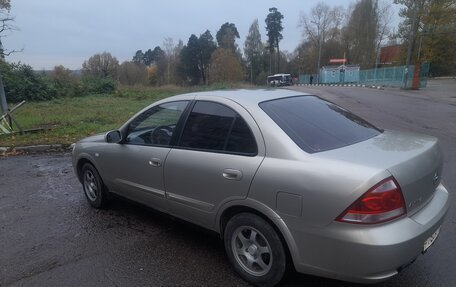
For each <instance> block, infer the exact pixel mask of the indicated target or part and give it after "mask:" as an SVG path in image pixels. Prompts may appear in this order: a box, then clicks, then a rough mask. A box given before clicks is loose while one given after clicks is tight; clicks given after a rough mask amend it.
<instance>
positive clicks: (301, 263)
mask: <svg viewBox="0 0 456 287" xmlns="http://www.w3.org/2000/svg"><path fill="white" fill-rule="evenodd" d="M448 208H449V194H448V191H447V190H446V189H445V187H444V186H443V185H439V186H438V187H437V188H436V191H435V194H434V196H433V198H432V200H431V201H430V202H429V203H428V204H427V205H426V206H424V207H423V208H422V209H421V210H420V211H419V212H417V213H415V214H413V216H410V217H408V216H407V217H403V218H401V219H398V220H395V221H393V222H390V223H385V224H381V225H375V226H369V225H367V226H366V225H355V224H347V223H341V222H333V223H331V224H330V225H329V226H325V227H323V228H315V229H311V230H310V231H309V229H308V228H306V229H305V230H304V229H302V230H296V229H295V230H291V233H292V234H293V237H294V239H295V242H296V244H297V250H298V256H294V258H293V260H294V263H295V268H296V270H297V271H298V272H301V273H307V274H314V275H318V276H324V277H329V278H333V279H339V280H345V281H352V282H359V283H375V282H379V281H383V280H385V279H388V278H390V277H392V276H394V275H396V274H397V273H398V272H399V271H400V270H401V269H403V268H404V267H406V266H407V265H408V264H410V263H411V262H413V261H414V260H415V259H416V258H417V257H418V256H419V255H420V254H421V253H423V248H424V242H425V241H426V239H428V238H429V237H430V236H431V235H432V234H433V233H434V232H435V231H436V230H437V229H439V227H440V226H441V225H442V222H443V219H444V217H445V214H446V213H447V211H448ZM431 249H432V247H431Z"/></svg>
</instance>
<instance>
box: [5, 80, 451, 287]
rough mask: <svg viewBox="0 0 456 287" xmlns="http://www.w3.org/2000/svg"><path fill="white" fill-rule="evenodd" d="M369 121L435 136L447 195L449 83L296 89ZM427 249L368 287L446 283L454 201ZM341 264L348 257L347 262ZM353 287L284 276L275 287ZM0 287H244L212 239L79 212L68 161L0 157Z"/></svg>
mask: <svg viewBox="0 0 456 287" xmlns="http://www.w3.org/2000/svg"><path fill="white" fill-rule="evenodd" d="M295 89H298V90H301V91H305V92H309V93H312V94H316V95H319V96H321V97H324V98H327V99H329V100H331V101H333V102H336V103H338V104H340V105H342V106H343V107H345V108H347V109H349V110H352V111H353V112H355V113H356V114H358V115H361V116H362V117H364V118H366V119H367V120H369V121H370V122H371V123H373V124H375V125H377V126H379V127H382V128H385V129H396V130H407V131H416V132H421V133H426V134H431V135H434V136H437V137H438V138H439V139H440V140H441V144H442V147H443V150H444V153H445V166H444V173H443V181H444V183H445V185H446V186H447V188H448V189H449V190H450V192H451V193H454V191H455V190H456V176H455V175H456V174H455V170H456V93H455V90H456V82H455V81H454V80H447V81H434V82H431V83H430V85H429V87H428V89H426V90H422V91H417V92H410V91H401V90H397V89H386V90H376V89H368V88H349V87H342V88H340V87H339V88H336V87H315V88H307V87H298V88H295ZM451 200H452V201H453V204H452V208H451V209H450V212H449V214H448V216H447V218H446V221H445V223H444V225H443V229H442V231H441V235H440V236H439V238H438V240H437V241H436V243H435V244H434V246H432V247H431V249H430V250H429V252H427V253H426V254H425V255H424V256H420V257H419V258H418V260H417V261H416V262H415V263H414V264H413V265H411V266H410V267H409V268H407V269H405V270H404V271H403V272H402V273H400V274H399V275H398V276H396V277H394V278H392V279H391V280H389V281H386V282H384V283H381V284H377V285H374V286H454V282H456V272H455V270H456V269H455V268H456V250H455V248H454V246H455V244H454V242H455V241H454V238H456V228H455V227H456V212H455V211H454V209H455V202H454V201H456V199H455V196H452V198H451ZM348 262H349V259H348ZM298 285H302V286H359V285H355V284H350V283H346V282H340V281H334V280H328V279H323V278H318V277H313V276H306V275H299V274H295V273H290V274H289V275H288V276H287V277H286V278H285V280H284V282H283V284H282V286H298ZM0 286H248V285H247V284H246V283H245V282H243V281H242V280H241V279H239V278H238V277H237V275H236V274H235V273H234V272H233V271H232V269H231V268H230V266H229V265H228V263H227V259H226V256H225V253H224V248H223V243H222V241H221V240H220V239H219V237H218V236H217V235H216V234H213V233H211V232H209V231H206V230H204V229H202V228H199V227H196V226H193V225H191V224H188V223H185V222H183V221H180V220H177V219H174V218H172V217H169V216H166V215H163V214H161V213H159V212H155V211H153V210H151V209H148V208H145V207H142V206H140V205H137V204H134V203H131V202H127V201H123V200H115V201H114V202H113V203H112V204H111V208H110V209H109V210H101V211H100V210H95V209H92V208H90V207H89V205H88V204H87V203H86V201H85V198H84V197H83V193H82V188H81V186H80V184H79V182H78V181H77V179H76V178H75V176H74V174H73V171H72V167H71V162H70V155H69V154H41V155H29V156H17V157H10V158H1V159H0Z"/></svg>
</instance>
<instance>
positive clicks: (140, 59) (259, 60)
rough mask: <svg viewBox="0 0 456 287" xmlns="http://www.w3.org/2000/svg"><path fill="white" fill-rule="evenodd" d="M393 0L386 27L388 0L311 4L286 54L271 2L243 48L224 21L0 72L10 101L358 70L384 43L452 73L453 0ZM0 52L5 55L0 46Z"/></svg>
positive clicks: (374, 62)
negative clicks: (51, 64) (59, 62)
mask: <svg viewBox="0 0 456 287" xmlns="http://www.w3.org/2000/svg"><path fill="white" fill-rule="evenodd" d="M393 1H394V2H393V3H394V4H400V5H402V6H401V7H402V8H401V10H400V12H399V16H400V17H401V19H402V20H401V22H400V24H399V26H398V27H394V26H393V25H392V24H391V23H392V20H393V12H392V9H391V5H392V4H393V3H391V2H386V1H381V0H358V1H356V2H355V3H354V4H352V5H350V6H349V7H348V8H343V7H341V6H329V5H327V4H325V2H320V3H318V4H317V5H315V6H314V7H312V8H311V10H310V11H309V12H308V13H302V14H301V15H300V18H299V29H301V31H302V41H301V43H300V44H299V45H298V47H296V49H295V50H294V51H292V52H288V51H283V50H281V49H280V42H281V40H282V39H283V35H282V32H283V29H284V27H283V24H282V21H283V19H284V15H283V14H282V13H281V12H280V11H279V10H278V9H277V8H275V7H272V8H270V9H269V11H268V13H267V14H266V17H265V19H264V22H260V21H259V20H258V19H255V20H254V21H253V22H252V24H251V25H250V27H249V31H248V34H247V35H246V37H245V41H244V45H243V47H239V46H238V44H237V43H236V41H237V40H238V39H240V34H239V31H238V29H237V27H236V25H235V24H234V23H230V22H226V23H223V24H222V25H221V26H220V28H219V29H218V30H217V31H216V33H215V38H214V36H213V34H212V33H211V32H210V31H209V30H206V31H202V32H201V33H200V34H192V35H190V37H189V38H188V40H187V42H186V43H184V42H183V41H182V40H178V41H177V42H174V40H173V38H170V37H168V38H166V39H164V41H163V43H162V44H161V46H160V45H157V46H156V47H154V48H148V49H145V50H137V51H136V52H135V53H133V54H132V58H131V60H129V61H124V62H122V63H119V61H118V60H117V59H116V57H114V56H113V55H111V54H110V53H109V52H102V53H98V54H95V55H93V56H91V57H90V58H89V59H87V60H86V61H84V63H83V64H82V70H81V74H80V75H79V74H75V73H74V72H73V71H70V70H69V69H66V68H65V67H63V66H57V67H55V68H54V70H53V71H50V72H43V73H35V72H33V69H32V68H31V67H30V66H28V65H26V64H21V63H19V64H14V63H7V62H4V61H3V62H1V63H0V72H1V73H2V75H3V78H4V82H5V87H6V88H5V89H6V90H7V95H8V97H9V100H12V101H18V100H22V99H28V100H40V99H48V98H53V97H60V96H78V95H81V94H87V93H110V92H112V91H114V90H115V89H116V87H117V85H118V84H119V83H120V84H122V85H150V86H160V85H180V86H190V85H208V84H214V83H237V82H248V83H251V84H253V85H264V84H266V78H267V76H268V75H271V74H274V73H280V72H284V73H291V74H292V75H293V76H295V77H297V76H298V75H299V74H316V73H318V71H319V69H320V67H321V66H324V65H328V64H329V60H330V59H331V58H343V57H345V58H347V59H348V60H349V62H350V63H353V64H359V65H360V66H361V68H362V69H370V68H374V67H377V66H379V64H380V63H379V55H380V49H381V47H382V46H385V45H393V44H402V54H401V61H400V64H402V65H403V64H405V62H406V54H407V53H406V52H407V47H408V44H409V43H413V45H412V46H411V47H413V49H411V61H410V62H411V64H413V63H416V62H423V61H430V62H431V75H433V76H440V75H455V74H456V49H451V48H450V47H453V46H454V45H453V44H456V37H455V36H456V17H455V16H454V15H456V0H393ZM9 10H10V1H9V0H0V12H2V13H3V14H1V13H0V14H1V15H0V16H1V17H2V18H3V19H4V20H5V22H3V23H7V24H8V23H9V21H11V20H12V17H10V16H9ZM6 12H8V13H6ZM2 15H3V16H2ZM0 20H1V19H0ZM260 23H263V24H264V25H265V26H264V27H265V28H266V39H262V36H261V33H260V25H263V24H260ZM4 27H5V26H4ZM7 27H8V26H7ZM0 35H1V31H0ZM0 48H1V42H0ZM0 54H1V55H2V56H3V55H5V54H7V52H6V51H3V48H1V50H0ZM24 79H25V80H24Z"/></svg>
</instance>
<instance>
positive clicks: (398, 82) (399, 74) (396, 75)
mask: <svg viewBox="0 0 456 287" xmlns="http://www.w3.org/2000/svg"><path fill="white" fill-rule="evenodd" d="M429 68H430V63H429V62H425V63H422V64H421V66H420V71H419V72H420V73H419V87H420V88H424V87H426V85H427V77H428V74H429ZM414 73H415V66H413V65H410V66H409V67H408V72H407V73H406V66H397V67H386V68H377V69H369V70H361V71H359V81H357V82H350V83H356V84H361V85H375V86H390V87H402V86H403V83H404V77H405V75H406V74H407V88H411V87H412V85H413V75H414ZM311 76H312V77H313V81H312V84H317V75H299V83H300V84H310V77H311ZM320 79H321V80H320V84H329V83H325V82H324V79H325V78H324V77H320ZM331 83H332V84H333V82H331ZM344 83H348V82H340V83H339V84H344Z"/></svg>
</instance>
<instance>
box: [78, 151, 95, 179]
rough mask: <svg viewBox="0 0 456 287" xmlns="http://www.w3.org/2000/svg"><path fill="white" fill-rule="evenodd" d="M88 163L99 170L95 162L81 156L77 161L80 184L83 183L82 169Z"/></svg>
mask: <svg viewBox="0 0 456 287" xmlns="http://www.w3.org/2000/svg"><path fill="white" fill-rule="evenodd" d="M86 163H89V164H91V165H92V166H93V167H94V168H95V169H96V170H97V171H98V168H97V167H96V165H95V164H94V161H93V160H92V159H91V158H90V157H89V156H84V155H81V156H80V157H79V158H78V160H77V161H76V175H77V178H78V180H79V181H80V182H82V167H83V166H84V164H86Z"/></svg>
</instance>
